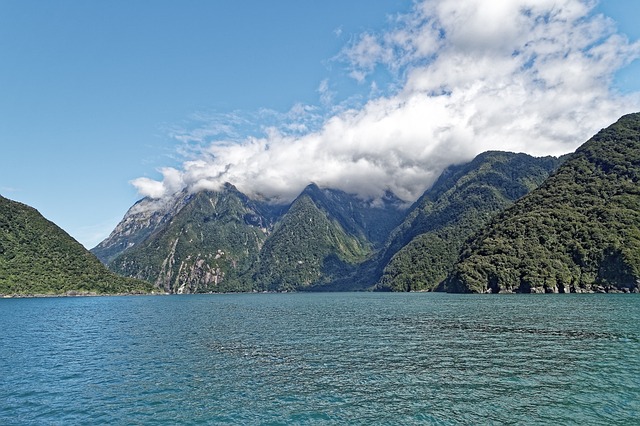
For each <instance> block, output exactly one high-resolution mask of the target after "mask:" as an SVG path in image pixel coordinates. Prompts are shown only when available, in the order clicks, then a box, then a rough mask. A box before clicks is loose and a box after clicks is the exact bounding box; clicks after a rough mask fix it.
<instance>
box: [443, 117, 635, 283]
mask: <svg viewBox="0 0 640 426" xmlns="http://www.w3.org/2000/svg"><path fill="white" fill-rule="evenodd" d="M639 284H640V114H631V115H627V116H624V117H622V118H621V119H620V120H619V121H618V122H617V123H615V124H613V125H612V126H610V127H609V128H607V129H604V130H602V131H600V132H599V133H598V134H597V135H595V136H594V137H593V138H592V139H590V140H589V141H588V142H587V143H585V144H584V145H583V146H582V147H580V148H579V149H578V150H577V151H576V152H575V153H574V154H572V155H571V156H570V158H569V159H568V160H567V161H566V162H565V163H564V164H563V165H562V166H561V167H560V168H559V170H558V171H557V173H556V174H555V175H554V176H552V177H551V178H549V179H548V180H547V181H546V182H545V183H544V184H543V185H542V186H541V187H540V188H538V189H537V190H535V191H533V192H532V193H530V194H529V195H528V196H526V197H524V198H523V199H522V200H520V201H519V202H517V203H516V204H515V205H513V206H512V207H511V208H509V209H508V210H506V211H505V212H504V213H502V214H500V215H499V216H498V217H496V218H495V219H494V220H493V221H492V223H491V224H490V226H488V227H486V228H485V229H483V230H482V231H481V232H479V233H478V234H477V235H476V236H475V237H474V238H473V239H472V240H471V241H470V242H469V243H468V244H467V245H466V247H465V249H464V252H463V254H462V258H461V261H460V262H459V263H458V264H457V265H456V267H455V270H454V272H453V273H452V275H451V276H450V277H449V278H448V279H447V281H446V282H445V283H444V284H443V287H444V289H446V290H448V291H462V292H581V291H637V289H638V285H639Z"/></svg>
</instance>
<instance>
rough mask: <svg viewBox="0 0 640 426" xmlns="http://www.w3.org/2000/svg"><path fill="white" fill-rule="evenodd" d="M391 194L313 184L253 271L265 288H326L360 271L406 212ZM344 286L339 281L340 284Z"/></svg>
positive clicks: (279, 227) (277, 230) (293, 206)
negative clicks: (375, 195)
mask: <svg viewBox="0 0 640 426" xmlns="http://www.w3.org/2000/svg"><path fill="white" fill-rule="evenodd" d="M401 206H402V202H401V201H400V200H398V199H397V198H395V197H393V196H391V195H388V196H387V197H385V198H384V199H383V200H381V201H380V204H372V203H370V202H366V201H362V200H360V199H358V198H357V197H355V196H353V195H350V194H347V193H345V192H343V191H338V190H333V189H320V188H319V187H318V186H317V185H315V184H312V185H309V186H308V187H307V188H305V190H304V191H303V192H302V193H301V194H300V196H298V198H296V200H295V201H294V202H293V203H292V204H291V206H290V208H289V209H288V211H287V212H286V214H285V215H284V216H283V217H282V219H281V220H280V222H279V223H278V225H277V226H276V228H275V229H274V232H273V234H272V235H270V236H269V238H268V239H267V241H266V242H265V245H264V248H263V250H262V251H261V253H260V261H259V263H258V266H257V271H256V273H255V275H254V281H255V283H256V284H257V285H258V286H259V287H260V288H262V289H264V290H279V291H282V290H301V289H313V290H321V289H322V288H323V287H325V286H328V285H331V284H335V283H336V282H337V281H340V280H342V279H343V278H344V277H348V276H350V274H352V273H354V272H355V271H356V268H357V266H358V264H360V263H361V262H363V261H364V260H365V259H366V258H367V257H369V256H370V255H371V254H372V253H373V251H374V250H375V249H377V248H378V247H379V246H381V244H382V243H383V242H384V240H385V239H386V237H387V236H388V234H389V232H390V231H391V229H392V228H393V227H394V226H395V225H396V224H397V223H398V222H399V220H400V219H401V217H402V215H403V214H404V211H403V209H402V208H401ZM332 289H344V288H341V286H340V285H338V286H337V288H334V287H332Z"/></svg>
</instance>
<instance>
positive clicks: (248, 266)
mask: <svg viewBox="0 0 640 426" xmlns="http://www.w3.org/2000/svg"><path fill="white" fill-rule="evenodd" d="M275 216H277V208H275V207H271V206H269V205H268V204H266V203H260V202H255V201H252V200H249V199H248V198H247V197H246V196H245V195H244V194H242V193H240V192H239V191H238V190H237V189H236V188H235V187H233V186H232V185H227V186H226V187H225V188H223V189H222V190H221V191H217V192H213V191H202V192H199V193H197V194H193V195H192V196H191V198H190V199H189V200H188V202H186V203H185V205H184V207H183V208H182V209H181V210H180V211H179V212H178V213H177V214H176V215H175V216H173V217H172V218H171V220H169V221H167V222H166V224H165V225H164V226H162V227H159V228H158V229H157V230H156V231H155V232H153V233H152V234H151V235H150V236H149V237H148V238H147V239H146V240H144V241H143V242H141V243H139V244H137V245H135V246H133V247H132V248H131V249H129V250H126V251H124V252H123V253H122V254H121V255H120V256H117V257H116V258H115V259H114V260H113V261H112V262H111V263H110V264H109V267H110V268H111V269H112V270H114V271H116V272H118V273H120V274H123V275H126V276H132V277H136V278H140V279H145V280H148V281H150V282H153V283H154V284H155V285H156V286H157V287H159V288H161V289H164V290H165V291H168V292H172V293H195V292H210V291H250V290H253V283H252V282H251V273H252V268H253V265H255V264H256V262H257V260H258V253H259V251H260V249H261V248H262V245H263V244H264V241H265V239H266V238H267V235H268V232H269V230H270V229H271V228H272V225H273V224H272V221H273V218H274V217H275Z"/></svg>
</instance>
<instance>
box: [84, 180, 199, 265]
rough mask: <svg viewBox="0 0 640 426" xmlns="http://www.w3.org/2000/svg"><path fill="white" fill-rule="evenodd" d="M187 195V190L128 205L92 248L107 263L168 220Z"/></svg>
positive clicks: (182, 205)
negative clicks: (105, 237)
mask: <svg viewBox="0 0 640 426" xmlns="http://www.w3.org/2000/svg"><path fill="white" fill-rule="evenodd" d="M189 199H190V195H189V194H188V193H187V192H186V191H183V192H180V193H178V194H176V195H175V196H174V197H171V198H167V199H158V200H155V199H151V198H143V199H142V200H140V201H138V202H137V203H135V204H134V205H133V206H132V207H131V208H130V209H129V211H128V212H127V213H126V214H125V216H124V219H123V220H122V221H121V222H120V223H119V224H118V225H117V226H116V228H115V229H114V230H113V231H112V232H111V235H109V237H108V238H107V239H105V240H104V241H102V242H101V243H100V244H98V245H97V246H96V247H94V248H93V249H91V252H92V253H93V254H95V255H96V257H97V258H98V259H100V260H101V261H102V262H103V263H105V264H108V263H109V262H111V261H112V260H113V259H115V258H116V257H118V255H119V254H121V253H122V252H124V251H125V250H127V249H129V248H131V247H133V246H135V245H136V244H138V243H140V242H142V241H144V240H145V239H146V238H147V237H148V236H149V235H151V234H152V233H153V231H155V230H156V229H157V228H159V227H161V226H162V225H164V224H165V223H166V222H167V221H169V220H171V218H172V217H173V216H175V215H176V214H177V213H178V211H180V209H181V208H182V207H184V205H185V204H186V203H187V202H188V201H189Z"/></svg>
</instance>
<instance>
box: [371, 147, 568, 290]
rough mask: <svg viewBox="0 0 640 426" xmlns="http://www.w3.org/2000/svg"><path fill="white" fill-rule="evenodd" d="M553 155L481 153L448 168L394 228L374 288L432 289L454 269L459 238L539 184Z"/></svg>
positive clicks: (553, 165) (551, 165)
mask: <svg viewBox="0 0 640 426" xmlns="http://www.w3.org/2000/svg"><path fill="white" fill-rule="evenodd" d="M558 162H559V160H558V159H556V158H554V157H545V158H534V157H531V156H529V155H526V154H514V153H507V152H486V153H484V154H481V155H479V156H477V157H476V158H475V159H474V160H473V161H471V162H470V163H468V164H464V165H461V166H453V167H450V168H449V169H447V170H446V171H445V172H444V173H443V174H442V176H441V177H440V178H439V179H438V181H437V182H436V183H435V184H434V186H433V187H432V188H431V189H429V190H428V191H426V192H425V194H424V195H423V196H422V197H421V198H420V199H419V200H418V201H417V202H416V204H415V205H414V207H413V208H412V209H411V210H410V212H409V214H408V215H407V217H406V218H405V220H404V222H403V223H402V224H401V225H400V226H399V227H398V228H397V229H396V230H395V231H394V233H393V235H392V238H391V240H390V242H389V244H388V247H387V249H386V251H385V252H384V254H383V255H382V256H381V259H380V265H382V266H385V265H386V266H385V267H384V270H383V272H382V277H381V278H380V279H379V282H378V285H377V288H378V289H381V290H392V291H424V290H433V289H434V288H435V287H436V286H437V285H438V284H439V283H440V282H441V281H442V280H444V279H445V278H446V276H447V274H448V273H449V272H450V271H451V269H452V268H453V265H454V264H455V262H456V260H457V259H458V257H459V255H460V250H461V248H462V245H463V243H464V242H465V240H467V239H468V238H469V237H470V236H471V235H472V234H473V233H474V232H476V231H477V230H479V229H480V228H481V227H482V226H483V225H485V224H486V223H487V222H488V221H489V220H490V219H491V218H492V217H493V216H494V215H495V214H496V213H498V212H500V211H501V210H503V209H504V208H506V207H507V206H509V205H511V204H512V203H513V202H514V201H515V200H517V199H518V198H520V197H522V196H523V195H525V194H527V193H528V192H529V191H531V190H532V189H534V188H536V187H537V186H538V185H540V184H541V183H542V182H543V181H544V180H545V179H546V178H547V177H548V176H549V174H550V173H551V172H552V171H553V170H555V168H556V167H557V165H558Z"/></svg>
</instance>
